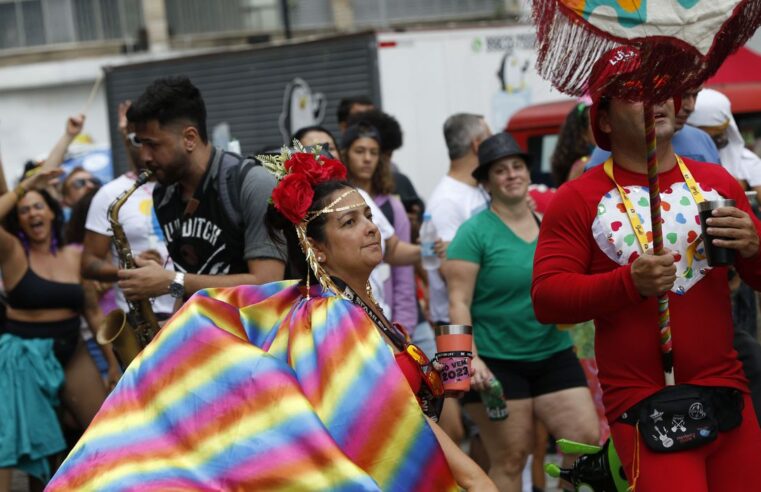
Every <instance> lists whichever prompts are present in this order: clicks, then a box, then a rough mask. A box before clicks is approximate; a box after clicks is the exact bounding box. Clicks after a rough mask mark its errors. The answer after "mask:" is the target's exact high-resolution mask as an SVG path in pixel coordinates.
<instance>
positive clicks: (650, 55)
mask: <svg viewBox="0 0 761 492" xmlns="http://www.w3.org/2000/svg"><path fill="white" fill-rule="evenodd" d="M533 18H534V23H535V25H536V27H537V44H538V51H539V53H538V58H537V63H536V66H537V71H538V72H539V74H540V75H541V76H542V77H544V78H545V79H547V80H549V81H550V82H551V83H552V84H553V85H554V86H555V87H556V88H557V89H558V90H559V91H561V92H565V93H567V94H569V95H571V96H576V97H578V96H582V95H584V94H585V92H586V91H587V85H588V78H589V74H590V72H591V71H592V67H593V66H594V64H595V62H596V61H597V60H598V59H599V58H600V57H601V56H602V55H603V54H604V53H605V52H607V51H608V50H610V49H612V48H615V47H617V46H621V45H631V46H635V47H637V48H638V49H639V50H640V54H641V56H642V71H641V74H640V77H639V78H640V80H642V81H643V83H644V84H646V87H647V89H646V92H645V95H644V98H646V99H648V100H650V101H662V100H665V99H667V98H669V97H671V96H673V95H675V94H682V93H683V92H685V90H686V89H689V88H692V87H695V86H697V85H699V84H700V83H702V82H704V81H705V80H706V79H708V78H709V77H711V76H712V75H713V74H714V73H716V71H717V70H718V69H719V67H720V66H721V64H722V63H723V62H724V60H725V59H726V57H727V56H729V55H730V54H731V53H733V52H734V51H736V50H737V49H738V48H739V47H740V46H742V45H743V44H745V42H746V41H747V40H748V38H750V36H752V35H753V33H754V32H755V31H756V29H757V28H758V27H759V25H761V1H760V0H745V1H743V2H741V3H740V4H738V6H737V7H736V9H735V13H734V15H733V16H732V17H731V18H730V19H728V20H727V22H725V23H724V25H723V26H722V28H721V29H720V31H719V33H718V34H717V35H716V37H715V39H714V43H713V46H712V47H711V49H710V50H709V52H708V54H707V55H706V56H703V55H702V54H701V53H699V52H698V51H697V50H696V49H694V48H693V47H691V46H689V45H687V44H685V43H683V42H681V41H679V40H676V39H674V38H668V37H659V36H651V37H646V38H637V39H631V40H627V39H623V38H616V37H614V36H612V35H610V34H608V33H606V32H603V31H601V30H599V29H597V28H596V27H594V26H592V25H591V24H588V23H586V22H584V21H583V20H581V19H579V18H578V16H576V15H575V14H573V13H571V12H570V11H568V10H567V7H565V6H564V5H562V4H561V3H560V1H559V0H533ZM654 81H658V83H655V82H654ZM610 95H612V96H615V95H616V94H615V93H612V94H610Z"/></svg>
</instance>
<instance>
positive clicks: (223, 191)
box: [215, 149, 261, 237]
mask: <svg viewBox="0 0 761 492" xmlns="http://www.w3.org/2000/svg"><path fill="white" fill-rule="evenodd" d="M215 158H216V159H221V162H220V163H219V172H218V173H217V182H216V186H217V194H218V196H219V202H220V203H221V204H222V210H224V212H225V216H227V220H228V221H229V222H230V224H231V225H232V226H233V227H234V228H235V229H234V231H231V232H233V233H234V236H236V237H239V236H240V235H241V234H242V232H243V229H244V224H243V214H242V204H241V197H240V192H241V186H242V184H243V181H244V180H245V178H246V175H247V174H248V173H249V171H251V169H253V168H254V166H260V165H261V162H259V161H258V160H257V159H256V158H254V157H251V156H247V157H243V156H241V155H238V154H233V153H232V152H227V151H224V150H221V149H217V156H216V157H215Z"/></svg>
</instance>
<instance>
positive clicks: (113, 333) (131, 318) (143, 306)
mask: <svg viewBox="0 0 761 492" xmlns="http://www.w3.org/2000/svg"><path fill="white" fill-rule="evenodd" d="M150 177H151V172H150V171H148V170H145V171H143V172H141V173H140V175H139V176H138V177H137V181H135V184H134V185H132V187H131V188H129V189H127V190H125V191H124V192H123V193H122V194H121V195H119V196H118V197H117V198H116V200H114V201H113V202H112V203H111V205H109V206H108V221H109V223H110V224H111V231H112V233H113V237H112V239H113V242H114V247H115V248H116V254H117V255H118V257H119V267H120V268H122V269H127V268H136V265H135V259H134V258H133V257H132V249H131V248H130V245H129V241H128V240H127V235H126V234H124V228H123V227H122V226H121V224H119V210H120V209H121V208H122V205H124V203H125V202H126V201H127V200H128V199H129V197H130V196H131V195H132V194H133V193H134V192H135V190H137V189H138V188H139V187H141V186H142V185H144V184H145V183H147V182H148V180H149V179H150ZM128 305H129V313H125V312H124V310H122V309H118V308H117V309H114V310H113V311H111V312H110V313H108V315H107V316H106V319H105V320H104V321H103V324H102V325H101V326H100V329H99V330H98V334H97V336H96V340H97V341H98V343H99V344H101V345H106V344H108V343H110V344H112V346H113V349H114V353H115V355H116V357H117V358H118V359H119V362H120V363H121V365H122V368H124V369H126V368H127V366H128V365H129V364H130V363H131V362H132V360H133V359H134V358H135V357H137V354H139V353H140V351H141V350H142V349H143V348H145V346H146V345H148V343H150V341H151V340H152V339H153V337H154V336H155V335H156V333H158V331H159V324H158V322H157V321H156V315H155V314H154V313H153V309H152V308H151V302H150V301H149V300H148V299H143V300H141V301H137V302H129V301H128Z"/></svg>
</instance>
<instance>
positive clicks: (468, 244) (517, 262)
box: [447, 209, 572, 361]
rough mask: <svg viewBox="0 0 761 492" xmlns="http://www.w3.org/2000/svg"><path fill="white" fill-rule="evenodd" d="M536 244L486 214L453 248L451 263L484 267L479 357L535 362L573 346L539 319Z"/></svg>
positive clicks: (477, 313)
mask: <svg viewBox="0 0 761 492" xmlns="http://www.w3.org/2000/svg"><path fill="white" fill-rule="evenodd" d="M536 242H537V241H536V240H534V241H532V242H531V243H527V242H525V241H524V240H523V239H521V238H520V237H518V236H516V235H515V233H513V231H511V230H510V229H509V228H508V227H507V226H506V225H505V223H504V222H502V220H501V219H500V218H499V217H498V216H497V215H496V214H495V213H494V212H492V211H491V209H486V210H484V211H483V212H480V213H478V214H476V215H474V216H473V217H471V218H470V219H468V220H467V221H466V222H465V223H463V224H462V225H461V226H460V228H459V229H458V230H457V235H456V236H455V238H454V239H453V240H452V243H451V244H450V245H449V249H448V251H447V258H448V259H450V260H464V261H469V262H472V263H477V264H478V265H479V266H480V269H479V271H478V277H477V278H476V285H475V289H474V292H473V302H472V304H471V307H470V314H471V317H472V318H473V336H474V338H475V343H476V348H477V349H478V353H479V354H480V355H483V356H486V357H492V358H495V359H505V360H523V361H536V360H542V359H545V358H547V357H549V356H550V355H552V354H554V353H556V352H559V351H561V350H565V349H567V348H569V347H571V345H572V342H571V337H570V336H569V335H568V333H566V332H562V331H559V330H558V329H557V328H556V327H555V325H543V324H541V323H539V322H538V321H537V320H536V317H535V316H534V308H533V306H532V305H531V274H532V270H533V265H534V252H535V251H536Z"/></svg>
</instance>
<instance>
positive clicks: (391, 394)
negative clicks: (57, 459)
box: [47, 282, 457, 491]
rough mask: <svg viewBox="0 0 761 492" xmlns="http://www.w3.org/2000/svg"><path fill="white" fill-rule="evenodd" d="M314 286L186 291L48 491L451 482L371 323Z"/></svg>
mask: <svg viewBox="0 0 761 492" xmlns="http://www.w3.org/2000/svg"><path fill="white" fill-rule="evenodd" d="M313 289H314V292H313V294H312V295H313V297H312V299H311V300H309V301H307V300H305V299H304V297H303V296H302V292H301V289H300V288H299V287H298V286H296V285H295V284H294V283H292V282H278V283H273V284H268V285H265V286H242V287H237V288H232V289H210V290H206V291H203V292H199V293H198V294H196V295H195V296H193V298H192V299H191V300H190V301H188V302H187V303H186V304H185V306H183V308H182V309H181V310H180V311H179V312H178V313H177V314H176V315H175V316H174V318H173V319H172V320H171V321H170V322H169V323H167V325H166V326H165V327H164V328H163V329H162V330H161V332H160V333H159V335H158V336H157V337H156V339H155V340H154V341H153V342H152V343H151V344H150V345H149V346H148V347H146V349H145V350H144V351H143V352H142V353H141V354H140V356H139V357H138V358H137V359H135V361H134V362H133V364H132V365H131V366H130V367H129V369H128V370H127V372H126V373H125V375H124V377H123V378H122V380H121V382H120V383H119V385H118V386H117V388H116V389H115V390H114V392H113V393H112V394H111V395H110V396H109V398H108V399H107V400H106V402H105V404H104V405H103V407H102V408H101V410H100V411H99V412H98V415H97V416H96V417H95V419H94V420H93V422H92V424H91V425H90V427H89V428H88V430H87V432H86V433H85V434H84V436H83V437H82V439H81V440H80V442H79V443H78V444H77V445H76V447H75V448H74V449H73V451H72V452H71V454H70V455H69V457H68V458H67V459H66V461H65V462H64V464H63V465H62V466H61V468H60V470H59V471H58V473H57V474H56V475H55V476H54V477H53V480H52V481H51V482H50V484H49V485H48V488H47V490H51V491H59V490H113V491H132V490H141V491H142V490H273V491H287V490H293V491H297V490H338V491H355V490H356V491H366V490H368V491H369V490H395V491H397V490H398V491H407V490H409V491H412V490H415V491H447V490H457V487H456V485H455V483H454V480H453V478H452V475H451V472H450V470H449V468H448V466H447V463H446V460H445V459H444V455H443V453H442V451H441V449H440V448H439V446H438V443H437V441H436V438H435V436H434V435H433V432H432V431H431V429H430V427H429V426H428V424H427V422H426V421H425V419H424V417H423V414H422V412H421V410H420V408H419V407H418V404H417V401H416V399H415V397H414V395H413V394H412V391H411V390H410V388H409V385H408V384H407V382H406V380H405V379H404V376H403V375H402V373H401V372H400V371H399V370H398V368H397V367H396V364H395V362H394V358H393V355H392V353H391V351H390V350H389V348H388V346H387V345H386V344H385V342H384V341H383V340H382V339H381V337H380V335H379V334H378V332H377V330H376V328H375V326H374V325H373V323H372V322H371V321H370V320H369V319H368V318H367V316H366V315H365V314H364V312H362V311H361V310H360V309H358V308H357V307H356V306H354V305H352V304H351V303H349V302H348V301H345V300H343V299H341V298H339V297H336V296H333V295H332V294H330V293H322V292H320V291H319V287H314V288H313Z"/></svg>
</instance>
